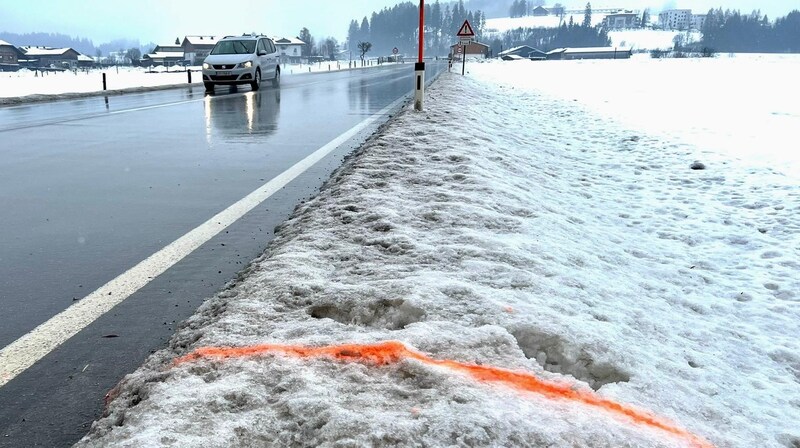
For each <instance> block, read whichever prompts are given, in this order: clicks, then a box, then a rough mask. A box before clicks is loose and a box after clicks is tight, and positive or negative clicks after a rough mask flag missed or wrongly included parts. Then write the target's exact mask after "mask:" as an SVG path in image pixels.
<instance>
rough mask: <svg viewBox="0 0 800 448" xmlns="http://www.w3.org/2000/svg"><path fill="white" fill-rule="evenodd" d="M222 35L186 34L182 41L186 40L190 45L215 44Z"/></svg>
mask: <svg viewBox="0 0 800 448" xmlns="http://www.w3.org/2000/svg"><path fill="white" fill-rule="evenodd" d="M220 39H222V36H186V37H185V38H184V39H183V42H184V43H186V42H187V41H188V42H189V43H190V44H192V45H216V43H217V41H219V40H220Z"/></svg>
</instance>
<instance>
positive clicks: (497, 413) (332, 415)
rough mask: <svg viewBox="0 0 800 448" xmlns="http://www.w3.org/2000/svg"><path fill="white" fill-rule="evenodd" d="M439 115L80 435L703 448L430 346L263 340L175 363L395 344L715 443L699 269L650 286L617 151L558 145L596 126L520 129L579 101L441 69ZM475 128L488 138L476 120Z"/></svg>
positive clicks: (432, 98) (284, 236)
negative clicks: (603, 402)
mask: <svg viewBox="0 0 800 448" xmlns="http://www.w3.org/2000/svg"><path fill="white" fill-rule="evenodd" d="M427 107H428V111H427V112H424V113H416V112H413V111H410V110H407V111H405V112H404V113H402V114H401V115H400V116H399V117H398V118H397V119H395V120H393V121H392V122H390V123H389V124H388V125H386V126H385V127H384V128H383V129H382V130H381V131H380V132H379V133H377V134H376V135H375V136H374V137H373V138H372V139H370V141H369V142H367V143H366V144H365V145H364V146H363V147H362V148H361V149H360V150H359V151H357V152H356V153H355V154H353V155H352V156H351V157H349V158H348V160H347V161H346V162H345V164H344V166H343V167H342V168H341V169H339V170H338V171H337V172H336V173H335V174H334V175H333V177H332V179H331V180H330V181H329V182H328V183H327V185H326V186H325V188H324V189H323V191H322V192H321V193H320V194H319V195H318V196H317V197H316V198H315V199H313V200H311V201H309V202H307V203H305V204H302V205H301V206H299V207H298V208H297V210H296V211H295V213H294V215H293V217H292V218H291V219H290V220H289V221H287V222H286V223H285V225H283V226H282V227H281V228H280V229H276V230H277V236H276V239H275V241H274V242H273V243H272V244H271V245H270V247H269V249H268V250H267V252H266V253H265V254H264V255H263V256H262V257H260V258H259V259H257V260H255V261H254V262H253V263H252V264H251V266H249V267H248V269H247V270H245V271H244V272H242V273H241V275H240V278H239V279H238V280H237V281H236V282H234V283H233V284H231V285H230V287H229V288H227V289H226V290H224V291H222V292H220V293H219V294H218V295H217V296H216V297H214V298H212V299H209V300H208V301H207V302H206V304H205V305H203V306H202V307H201V308H200V310H199V311H198V313H197V314H196V315H195V316H194V317H192V318H190V319H189V320H188V321H187V322H185V323H184V324H183V325H182V327H181V328H180V329H179V331H178V332H177V333H176V335H175V336H174V338H173V339H172V341H171V343H170V347H169V348H168V349H166V350H163V351H161V352H158V353H156V354H154V355H153V356H152V357H151V358H150V359H149V360H148V361H147V362H146V364H145V365H144V366H142V367H141V368H140V369H139V370H138V371H136V372H135V373H133V374H131V375H129V376H128V377H126V378H125V380H124V381H123V382H122V383H121V384H120V385H119V386H118V387H117V388H115V389H114V390H113V391H111V392H110V402H109V404H108V408H107V411H106V415H105V416H104V418H103V419H101V420H100V421H98V422H96V423H95V424H94V426H93V428H92V431H91V432H90V434H89V435H88V436H87V437H86V438H84V439H83V440H82V441H81V442H80V443H78V445H77V446H78V447H105V446H125V447H138V446H175V447H177V446H180V447H194V446H197V447H200V446H203V447H228V446H242V447H244V446H274V447H284V446H330V447H333V446H336V447H347V446H352V447H356V446H370V445H399V446H454V445H459V446H537V447H538V446H596V447H628V446H630V447H633V446H653V447H660V446H664V447H667V446H670V447H672V446H689V445H691V444H692V441H691V440H689V441H687V439H685V438H681V437H675V436H674V435H672V434H668V433H666V432H664V431H661V430H659V429H658V428H653V427H649V426H647V425H639V424H635V423H634V422H632V421H631V420H630V419H627V418H625V417H622V416H620V415H616V414H613V413H609V412H605V411H603V410H602V409H598V408H596V407H592V406H586V405H585V404H581V403H575V402H573V401H571V400H569V399H559V398H553V397H548V396H544V395H541V394H536V393H529V392H521V391H519V390H515V389H513V388H509V387H505V386H504V385H502V384H495V383H491V382H481V381H477V380H476V379H475V378H472V377H469V376H467V375H462V374H459V373H458V372H453V371H452V370H449V369H447V368H446V367H443V366H441V365H431V364H428V363H424V362H420V361H419V360H418V359H411V358H402V359H397V360H394V361H395V362H391V363H385V364H376V363H371V362H358V361H356V362H343V361H342V360H341V359H334V358H331V357H325V356H322V357H304V356H287V355H286V353H275V352H266V353H261V354H259V355H256V356H244V357H230V358H198V359H196V360H193V361H192V362H183V363H180V364H176V363H175V362H174V361H175V359H177V358H180V357H183V356H186V355H190V354H191V353H192V352H193V351H194V350H196V349H198V348H201V347H251V346H260V345H264V344H280V345H281V346H304V347H307V346H311V347H322V346H335V345H340V344H374V343H381V342H385V341H399V342H401V343H402V344H404V345H405V346H407V347H409V348H412V349H413V350H416V351H419V352H421V353H424V354H425V355H426V356H430V357H431V358H435V359H437V360H453V361H456V362H459V363H467V364H475V365H480V366H496V367H501V368H504V369H511V370H515V371H521V372H528V373H531V374H533V375H535V376H536V377H537V378H541V379H543V380H545V381H553V382H557V383H562V384H563V383H567V384H569V385H570V386H569V387H571V388H572V389H574V390H581V391H586V392H587V393H591V394H595V391H596V393H597V394H599V395H600V396H602V397H604V398H607V399H610V400H614V401H618V402H621V403H625V404H630V405H632V406H635V407H637V409H648V410H651V411H653V412H654V413H656V414H658V415H660V416H664V417H665V418H667V419H669V420H670V421H672V422H676V425H677V426H679V427H683V428H687V429H689V430H692V431H696V432H699V433H701V434H702V435H704V436H708V435H709V431H711V430H712V428H714V427H715V425H716V423H715V422H714V421H713V419H711V420H710V421H709V420H708V419H707V418H699V419H698V420H695V419H696V418H698V412H701V413H704V414H705V415H711V416H713V415H721V414H722V413H723V412H722V411H720V410H719V408H718V406H721V405H718V404H716V402H715V401H714V400H712V399H710V398H709V397H707V396H704V395H703V394H702V393H701V392H698V389H699V388H701V387H702V386H703V385H704V384H705V383H704V382H703V381H699V382H696V383H695V382H692V381H688V380H687V381H686V382H685V383H683V384H678V381H679V380H678V379H677V378H679V377H681V376H685V375H684V373H682V372H685V371H692V370H693V369H695V368H697V367H698V366H690V365H688V364H686V361H685V360H684V359H683V358H684V357H686V356H688V355H686V353H687V352H690V353H691V352H692V350H695V349H697V350H699V348H698V347H699V346H700V345H702V344H704V343H705V342H704V341H700V340H695V339H693V337H692V334H691V331H682V330H681V329H687V328H688V329H691V328H694V327H696V326H698V325H700V326H702V325H705V324H699V322H701V321H702V316H697V315H692V314H691V313H686V311H685V306H686V305H685V301H686V300H688V299H686V298H685V297H684V298H681V299H680V300H679V301H672V300H671V299H669V298H668V297H672V296H677V295H680V291H681V289H683V288H685V287H687V286H689V287H693V286H698V285H701V284H703V281H702V279H700V278H692V279H688V280H687V279H685V278H682V279H681V284H680V285H674V284H673V283H674V282H672V283H670V279H671V275H672V274H669V275H663V276H662V277H663V279H659V278H658V274H659V269H667V267H664V268H662V267H661V266H663V265H664V264H666V263H653V264H652V265H648V269H649V270H650V272H648V273H649V274H651V275H652V274H653V273H655V279H654V280H652V281H653V282H656V283H657V282H659V281H660V282H662V283H663V284H658V285H656V287H653V288H649V289H648V288H642V286H641V277H642V272H636V270H635V266H637V263H640V262H639V261H638V259H637V258H636V257H634V256H632V255H631V253H635V252H636V251H635V250H634V249H636V248H637V247H638V246H635V245H636V244H640V245H641V247H638V249H641V250H642V251H644V250H647V249H646V247H648V244H649V241H641V242H634V243H630V242H628V243H625V242H624V241H623V240H625V238H624V236H626V235H628V234H629V233H630V232H632V231H633V230H631V229H630V228H629V227H625V226H616V227H615V226H614V225H612V224H613V222H614V220H613V219H610V218H609V216H612V215H613V216H614V218H615V219H618V218H617V212H618V210H617V207H621V205H620V200H619V199H620V198H618V197H613V198H612V197H606V196H604V194H606V192H607V191H608V185H606V184H604V182H605V183H610V182H612V181H613V182H616V183H615V184H614V185H618V183H619V182H620V181H621V180H622V181H624V180H625V179H624V178H622V177H621V176H623V174H619V175H618V176H619V177H618V178H613V177H614V176H615V174H614V173H613V172H610V173H609V174H608V177H610V178H612V179H610V180H609V179H608V178H603V177H602V176H597V177H595V178H594V179H593V180H594V181H590V180H587V179H586V176H587V174H586V173H592V172H596V170H597V168H598V165H599V164H601V163H605V162H606V161H607V159H606V158H605V156H601V157H596V156H595V155H593V154H588V155H587V154H585V153H583V152H581V151H578V149H576V148H575V147H571V148H570V147H565V146H564V145H563V144H561V143H559V142H561V141H563V140H564V137H565V135H566V134H568V133H569V132H571V129H574V127H575V126H579V125H580V126H588V127H594V128H595V129H599V127H600V126H601V125H602V124H599V123H596V122H595V121H594V120H593V119H592V118H591V117H589V116H584V115H580V114H577V115H575V116H572V117H571V118H569V119H565V118H564V117H561V118H560V119H559V120H556V121H553V123H552V126H547V127H546V132H547V134H546V135H544V136H543V134H542V132H544V131H542V130H539V129H536V128H535V127H534V126H527V127H526V126H524V123H525V122H527V120H529V117H530V116H534V115H537V114H538V115H541V116H544V115H545V112H546V113H547V114H550V115H552V114H553V113H557V114H561V113H563V114H565V116H566V115H572V111H571V109H570V108H569V106H568V105H564V104H562V103H558V102H555V101H549V100H545V99H543V98H534V97H515V98H514V97H512V98H510V99H509V98H504V97H502V96H499V95H496V92H493V91H490V90H489V88H488V87H487V86H485V85H484V84H481V83H480V82H477V81H475V80H470V79H464V78H461V77H454V76H452V75H447V74H446V75H444V76H443V77H442V79H441V80H440V81H439V82H438V83H437V85H435V86H434V87H433V88H432V89H431V90H430V91H429V101H428V104H427ZM512 110H514V111H517V112H516V114H515V113H514V112H512ZM520 110H522V111H523V112H519V111H520ZM455 117H458V120H456V119H455ZM509 117H511V118H509ZM509 120H511V121H509ZM465 123H471V124H469V125H467V124H465ZM478 123H479V125H480V127H481V129H480V132H475V131H470V130H469V129H465V128H464V126H477V125H478ZM558 126H560V128H559V127H558ZM511 131H513V132H511ZM559 132H560V133H563V134H564V135H558V133H559ZM620 132H621V131H620ZM553 133H556V134H553ZM617 137H619V141H623V140H624V137H625V136H624V135H619V136H617ZM643 140H644V139H643ZM579 144H580V142H579V143H578V145H579ZM584 144H586V145H592V144H594V143H592V142H584ZM629 144H632V143H629ZM637 144H638V143H637ZM642 144H648V143H647V142H646V141H645V142H642ZM623 163H624V162H623ZM579 179H582V180H579ZM578 183H580V189H577V188H576V184H578ZM623 190H624V189H623ZM621 194H624V191H623V193H621ZM675 244H678V243H675ZM631 245H633V246H631ZM675 275H677V274H675ZM667 315H669V316H671V317H670V318H669V319H665V318H664V316H667ZM676 329H677V330H676ZM722 339H725V338H724V337H722ZM725 347H726V348H727V346H725ZM675 359H677V360H678V361H675V364H674V365H673V364H671V363H670V362H671V361H669V360H675ZM664 360H667V361H664ZM677 365H680V366H681V367H675V366H677ZM681 381H682V380H681ZM729 423H730V422H729ZM743 431H747V430H746V429H745V430H743ZM712 435H713V434H712Z"/></svg>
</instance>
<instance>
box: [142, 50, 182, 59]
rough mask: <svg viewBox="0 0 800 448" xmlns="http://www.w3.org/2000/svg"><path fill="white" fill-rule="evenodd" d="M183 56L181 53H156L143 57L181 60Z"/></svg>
mask: <svg viewBox="0 0 800 448" xmlns="http://www.w3.org/2000/svg"><path fill="white" fill-rule="evenodd" d="M183 55H184V53H183V52H182V51H156V52H155V53H150V54H146V55H145V57H146V58H149V59H162V58H182V57H183Z"/></svg>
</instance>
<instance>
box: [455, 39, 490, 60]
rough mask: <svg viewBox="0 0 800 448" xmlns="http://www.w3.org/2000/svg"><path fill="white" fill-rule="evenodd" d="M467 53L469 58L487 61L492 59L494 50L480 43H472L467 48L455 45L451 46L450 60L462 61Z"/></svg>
mask: <svg viewBox="0 0 800 448" xmlns="http://www.w3.org/2000/svg"><path fill="white" fill-rule="evenodd" d="M465 52H466V56H467V58H481V59H485V58H488V57H490V55H491V52H492V50H491V49H490V48H489V46H488V45H486V44H482V43H480V42H472V43H471V44H469V45H467V46H462V45H461V44H455V45H452V46H450V58H451V59H452V60H458V61H460V60H461V58H462V57H463V56H464V53H465Z"/></svg>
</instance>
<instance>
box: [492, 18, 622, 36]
mask: <svg viewBox="0 0 800 448" xmlns="http://www.w3.org/2000/svg"><path fill="white" fill-rule="evenodd" d="M583 18H584V14H583V13H581V14H567V15H565V16H564V17H563V19H562V18H561V16H555V15H549V16H525V17H502V18H497V19H487V20H486V33H487V34H490V35H494V34H496V33H505V32H506V31H510V30H515V29H517V28H557V27H559V26H561V24H562V23H569V21H570V19H572V21H573V22H575V23H576V24H578V25H580V24H581V23H583ZM605 18H606V14H592V26H597V25H600V24H602V23H603V20H604V19H605Z"/></svg>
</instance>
